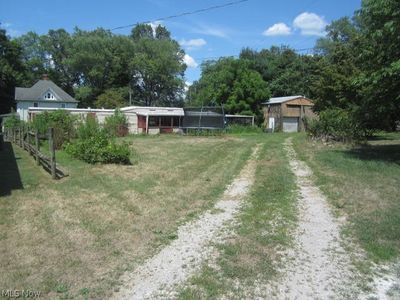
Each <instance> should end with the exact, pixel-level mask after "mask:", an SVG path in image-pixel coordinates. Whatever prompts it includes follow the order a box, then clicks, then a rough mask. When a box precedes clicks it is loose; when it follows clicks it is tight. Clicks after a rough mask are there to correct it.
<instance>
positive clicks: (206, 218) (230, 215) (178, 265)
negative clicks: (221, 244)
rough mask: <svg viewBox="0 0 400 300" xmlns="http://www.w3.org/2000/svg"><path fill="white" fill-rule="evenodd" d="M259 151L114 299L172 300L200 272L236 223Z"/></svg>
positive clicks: (131, 276)
mask: <svg viewBox="0 0 400 300" xmlns="http://www.w3.org/2000/svg"><path fill="white" fill-rule="evenodd" d="M257 151H258V147H255V148H254V151H253V153H252V156H251V158H250V159H249V161H248V162H247V164H246V166H245V167H244V168H243V169H242V171H241V172H240V174H239V175H238V177H237V178H236V179H235V180H234V181H233V182H232V184H230V185H229V186H228V188H227V189H226V191H225V193H224V195H223V196H222V199H221V200H219V201H218V202H217V203H216V205H215V207H214V208H213V209H212V210H210V211H207V212H205V213H204V214H202V215H201V216H200V217H199V218H198V219H196V220H194V221H192V222H190V223H188V224H186V225H183V226H181V227H180V228H179V230H178V234H177V238H176V239H175V240H174V241H173V242H172V243H171V244H169V245H168V246H166V247H164V248H163V249H162V250H161V251H160V252H159V253H158V254H157V255H155V256H154V257H152V258H150V259H149V260H147V261H146V262H145V263H144V264H143V265H142V266H140V267H138V268H137V269H136V270H135V272H134V273H132V274H126V275H125V276H124V278H123V281H124V282H125V287H124V288H122V289H121V290H120V291H119V292H118V293H116V294H115V295H114V298H115V299H143V298H157V297H159V298H170V297H173V296H174V295H175V292H174V289H175V288H176V286H177V285H178V284H180V283H182V282H184V281H185V280H186V279H187V278H189V277H190V276H191V275H193V274H194V273H195V272H196V271H198V270H199V269H200V267H201V264H202V262H204V261H205V260H206V259H207V258H208V257H209V256H210V255H211V254H212V252H213V248H212V247H211V246H209V244H210V241H215V240H219V239H222V237H223V235H224V228H226V227H225V225H226V224H227V222H229V221H233V220H234V218H235V216H236V214H237V212H238V211H239V209H240V206H241V203H242V202H241V200H242V199H243V198H244V197H245V196H246V194H247V193H248V191H249V188H250V186H251V185H252V183H253V180H254V171H255V163H256V160H255V156H256V154H257Z"/></svg>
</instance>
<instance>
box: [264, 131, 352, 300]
mask: <svg viewBox="0 0 400 300" xmlns="http://www.w3.org/2000/svg"><path fill="white" fill-rule="evenodd" d="M284 147H285V149H286V151H287V157H288V159H289V164H290V167H291V169H292V171H293V173H294V174H295V176H296V183H297V187H298V189H299V199H298V206H299V221H298V227H297V229H296V232H294V239H295V247H294V248H293V249H292V250H290V251H289V252H288V253H286V256H285V261H286V266H287V267H286V270H285V272H284V273H283V274H282V278H281V281H280V282H278V283H277V284H276V285H275V286H273V287H270V289H269V291H268V292H267V293H268V294H270V296H272V297H273V298H274V299H331V298H332V299H343V298H347V297H350V298H354V297H356V295H357V294H358V293H357V291H356V288H355V287H354V286H352V285H353V283H354V282H355V280H354V278H353V273H352V270H350V266H351V262H350V257H349V255H348V254H347V253H346V252H345V250H344V249H343V248H342V247H341V245H340V226H339V224H338V222H337V221H336V220H335V218H334V217H333V216H332V215H331V212H330V209H329V206H328V203H327V200H326V198H325V196H324V195H323V194H322V192H321V191H320V190H319V188H318V187H316V186H315V185H314V183H313V182H312V180H311V175H312V171H311V169H310V168H309V167H308V166H307V165H306V164H305V163H304V162H302V161H300V160H298V159H297V156H296V152H295V150H294V149H293V146H292V141H291V138H288V139H287V140H286V142H285V145H284Z"/></svg>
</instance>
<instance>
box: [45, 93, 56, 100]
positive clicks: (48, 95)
mask: <svg viewBox="0 0 400 300" xmlns="http://www.w3.org/2000/svg"><path fill="white" fill-rule="evenodd" d="M44 99H45V100H55V99H56V98H55V97H54V95H53V94H52V93H50V92H46V94H44Z"/></svg>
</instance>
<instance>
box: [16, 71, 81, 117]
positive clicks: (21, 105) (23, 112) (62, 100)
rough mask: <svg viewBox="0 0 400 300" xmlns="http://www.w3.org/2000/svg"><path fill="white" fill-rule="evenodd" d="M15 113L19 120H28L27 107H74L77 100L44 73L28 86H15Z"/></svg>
mask: <svg viewBox="0 0 400 300" xmlns="http://www.w3.org/2000/svg"><path fill="white" fill-rule="evenodd" d="M15 101H16V103H17V113H18V114H19V117H20V119H21V120H24V121H28V119H29V115H28V110H29V108H30V107H31V108H33V107H37V108H39V107H41V108H76V107H77V105H78V101H77V100H75V99H74V98H73V97H71V96H70V95H68V94H67V93H66V92H65V91H63V90H62V89H61V88H60V87H58V86H57V85H56V84H55V83H54V82H53V81H51V80H49V79H48V77H47V76H46V75H44V76H43V79H42V80H39V81H38V82H36V83H35V84H34V85H33V86H32V87H30V88H21V87H16V88H15Z"/></svg>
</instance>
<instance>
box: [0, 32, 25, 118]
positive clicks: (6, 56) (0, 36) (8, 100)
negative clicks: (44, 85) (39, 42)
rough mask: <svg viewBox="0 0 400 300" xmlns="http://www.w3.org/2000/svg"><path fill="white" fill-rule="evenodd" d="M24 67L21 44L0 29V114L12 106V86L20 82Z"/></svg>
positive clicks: (8, 110)
mask: <svg viewBox="0 0 400 300" xmlns="http://www.w3.org/2000/svg"><path fill="white" fill-rule="evenodd" d="M24 68H25V66H24V64H23V61H22V48H21V46H20V45H19V44H18V43H17V42H15V41H13V40H10V38H9V37H8V36H7V34H6V31H5V30H3V29H0V114H3V113H9V112H10V111H11V108H12V107H14V98H13V96H14V87H15V86H16V84H19V83H21V82H22V80H23V73H24Z"/></svg>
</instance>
